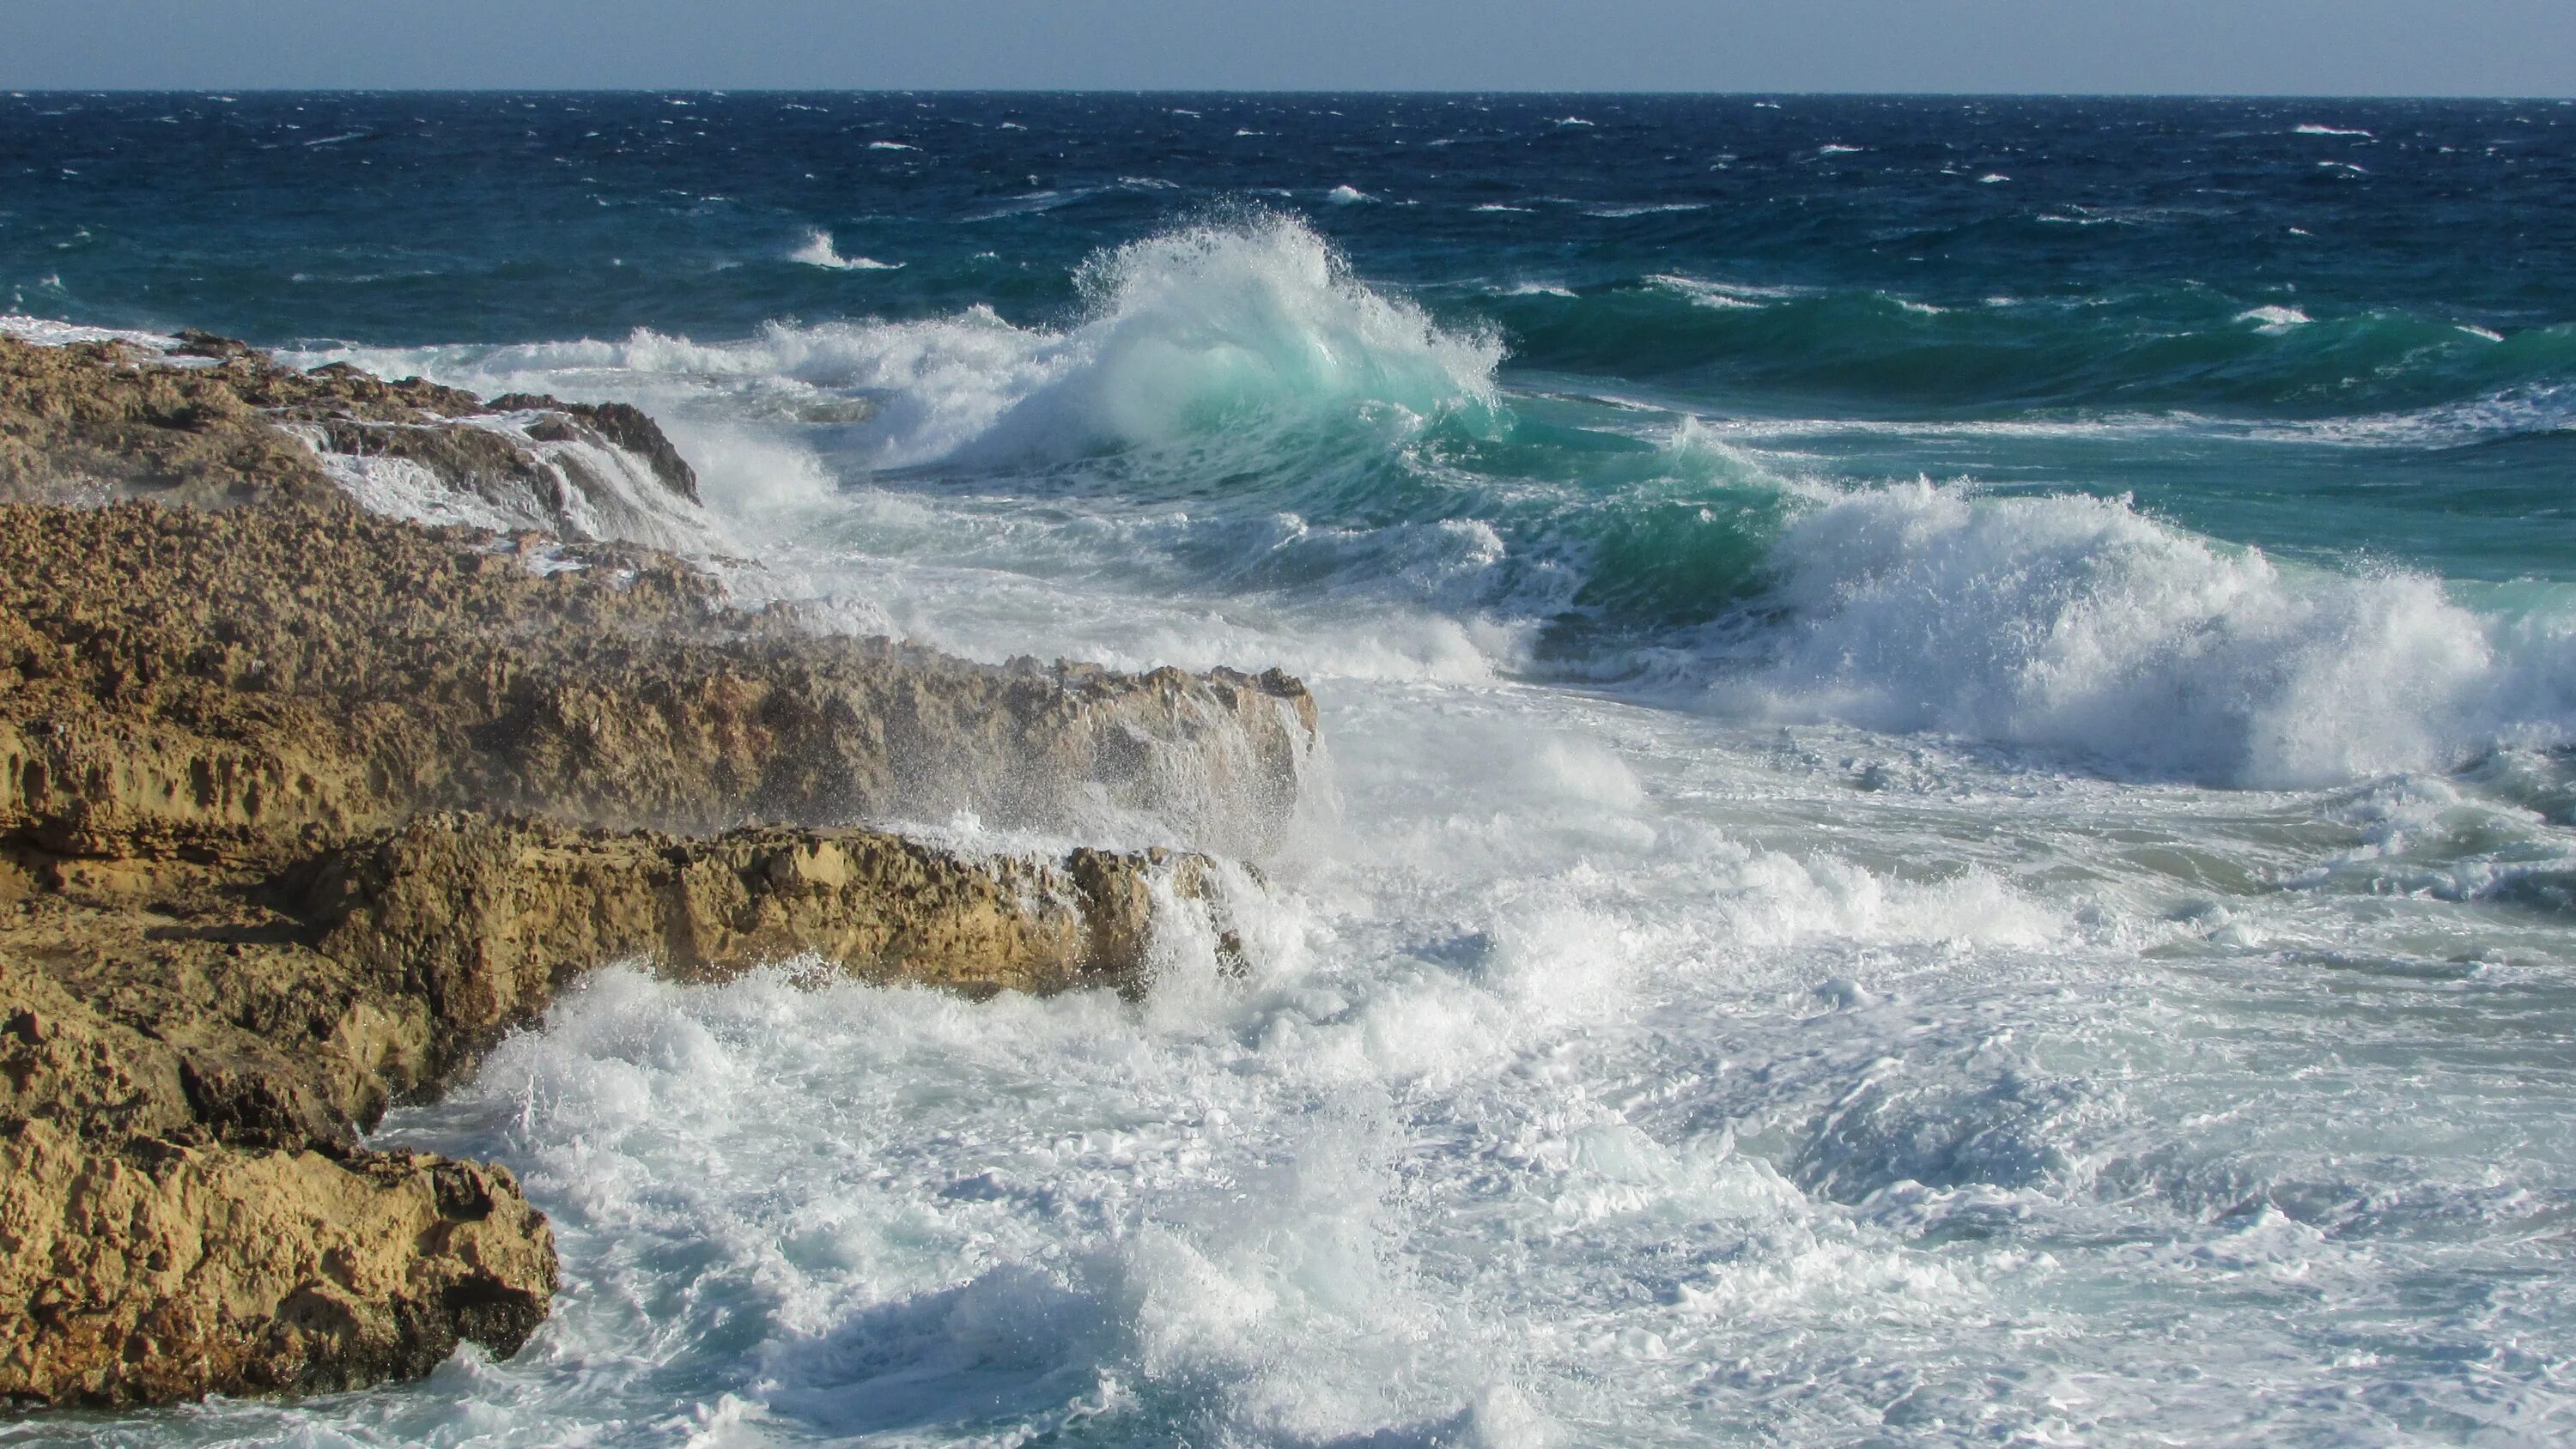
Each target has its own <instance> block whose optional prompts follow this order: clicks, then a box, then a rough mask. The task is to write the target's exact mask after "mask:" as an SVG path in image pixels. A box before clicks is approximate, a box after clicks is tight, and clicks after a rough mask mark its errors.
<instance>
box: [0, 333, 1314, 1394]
mask: <svg viewBox="0 0 2576 1449" xmlns="http://www.w3.org/2000/svg"><path fill="white" fill-rule="evenodd" d="M51 342H52V345H39V344H38V343H34V342H30V341H26V340H22V339H20V338H17V337H14V336H0V383H5V384H6V387H5V388H0V594H5V597H4V598H0V766H5V768H0V1295H4V1296H8V1297H10V1298H12V1299H13V1300H14V1301H21V1302H25V1303H27V1304H28V1305H30V1309H31V1311H30V1312H29V1313H28V1314H26V1315H24V1316H23V1317H20V1318H17V1319H16V1320H15V1321H14V1322H13V1323H12V1324H11V1325H10V1326H7V1327H0V1399H7V1400H10V1401H13V1402H18V1403H21V1404H25V1403H36V1404H52V1405H84V1406H99V1407H110V1406H131V1405H143V1404H153V1403H169V1402H176V1401H183V1400H187V1399H192V1398H197V1397H202V1396H204V1395H207V1394H212V1393H221V1394H235V1395H238V1394H258V1393H279V1392H284V1393H305V1392H317V1391H325V1390H336V1389H344V1388H352V1387H358V1386H361V1385H364V1384H368V1383H375V1382H382V1381H386V1380H389V1379H400V1378H410V1377H417V1376H419V1375H421V1374H424V1373H426V1372H427V1371H428V1370H429V1369H431V1368H433V1367H435V1366H436V1365H437V1364H438V1363H439V1362H441V1361H443V1360H444V1359H445V1358H446V1357H447V1355H448V1354H449V1353H450V1352H451V1351H452V1350H453V1349H454V1348H455V1346H456V1344H457V1343H458V1342H459V1341H461V1340H472V1341H475V1342H477V1343H480V1344H482V1345H484V1346H485V1347H486V1348H487V1349H489V1350H490V1351H492V1352H494V1353H495V1354H498V1355H501V1356H507V1355H508V1354H510V1353H512V1352H515V1351H516V1350H517V1349H518V1348H519V1346H520V1345H521V1344H523V1343H524V1342H525V1341H526V1339H527V1337H528V1335H529V1334H530V1333H532V1332H533V1331H534V1330H535V1328H536V1326H537V1325H538V1324H539V1323H541V1322H542V1321H543V1320H544V1317H545V1315H546V1312H547V1307H548V1303H549V1300H550V1297H551V1294H552V1292H553V1290H554V1287H555V1274H556V1268H555V1257H554V1251H553V1246H552V1240H551V1235H550V1232H549V1229H548V1227H547V1224H546V1220H545V1218H544V1216H543V1214H542V1213H541V1212H539V1211H538V1210H537V1209H536V1208H535V1207H533V1206H532V1205H530V1204H529V1203H528V1202H527V1201H526V1199H525V1196H524V1194H523V1192H522V1191H521V1189H520V1188H519V1186H518V1184H517V1182H516V1180H515V1178H513V1177H512V1176H511V1175H510V1173H509V1172H508V1171H507V1170H506V1169H504V1168H500V1167H497V1166H493V1165H490V1164H483V1163H473V1162H459V1161H454V1160H451V1159H447V1158H443V1157H438V1156H436V1155H435V1154H426V1153H399V1152H398V1153H386V1152H377V1151H373V1150H371V1149H368V1148H366V1147H364V1146H363V1145H361V1141H360V1138H359V1135H358V1134H359V1133H360V1132H362V1131H363V1130H365V1129H367V1128H369V1127H371V1126H372V1125H373V1124H374V1123H375V1121H376V1120H377V1119H378V1118H379V1117H380V1116H381V1115H382V1113H383V1112H384V1111H385V1110H386V1108H387V1107H388V1106H389V1105H391V1104H393V1103H395V1102H398V1101H412V1100H422V1099H425V1098H427V1097H430V1096H434V1095H435V1094H436V1093H437V1092H438V1091H440V1090H441V1089H442V1088H443V1087H445V1086H446V1085H448V1084H450V1083H453V1082H455V1081H457V1080H458V1079H459V1078H460V1077H461V1076H462V1075H463V1074H464V1073H466V1072H468V1071H470V1070H471V1069H472V1067H473V1065H474V1063H475V1062H476V1061H477V1059H478V1058H479V1056H480V1054H481V1053H482V1052H483V1051H484V1050H486V1049H488V1047H489V1046H490V1045H492V1044H493V1043H494V1042H496V1041H497V1040H498V1039H499V1038H500V1037H501V1036H502V1035H504V1034H505V1033H507V1032H509V1031H511V1030H514V1029H518V1028H521V1027H524V1026H526V1025H528V1024H530V1023H532V1022H534V1021H535V1020H537V1019H538V1018H539V1017H540V1016H541V1015H542V1014H543V1012H544V1010H545V1008H546V1006H547V1004H548V1003H549V1002H550V1001H551V1000H552V999H553V997H554V996H555V994H556V993H557V992H559V991H561V990H562V989H564V988H565V987H567V986H569V985H570V984H572V983H573V982H574V981H576V980H578V979H579V977H580V976H581V975H582V974H583V973H585V972H587V971H588V970H590V969H592V968H594V967H597V966H601V965H605V964H609V963H610V962H614V961H621V960H634V959H638V958H641V959H645V960H649V961H651V962H653V963H654V965H655V969H657V970H658V971H660V972H662V973H663V974H666V975H668V976H671V977H674V978H676V979H682V980H718V979H724V978H726V977H728V976H731V975H734V974H738V973H739V972H741V971H743V970H746V969H749V968H751V967H754V966H757V965H760V964H762V963H764V962H769V961H777V960H783V959H789V958H794V957H797V956H800V955H807V954H811V955H815V956H819V957H821V958H824V959H827V960H830V961H833V962H835V963H836V969H837V970H838V971H839V972H841V973H843V974H849V975H854V976H857V977H860V978H862V979H867V980H875V981H908V982H920V983H925V984H932V985H938V986H942V987H946V988H949V989H954V990H959V991H963V992H966V993H968V994H970V995H984V994H990V993H991V992H995V991H1001V990H1022V991H1035V992H1049V991H1059V990H1066V989H1078V988H1094V987H1097V988H1108V989H1115V990H1120V991H1124V992H1129V993H1135V992H1140V991H1141V990H1142V989H1143V988H1144V986H1145V984H1146V982H1147V980H1148V977H1149V974H1150V969H1151V964H1150V963H1151V946H1152V936H1153V932H1154V929H1155V924H1154V923H1155V919H1156V915H1157V913H1158V912H1169V911H1174V910H1183V911H1191V912H1196V913H1201V914H1203V915H1204V916H1205V917H1206V918H1207V926H1208V928H1209V929H1210V930H1211V931H1212V932H1213V933H1214V935H1215V938H1216V939H1218V940H1219V941H1220V943H1225V942H1228V941H1230V939H1231V934H1230V931H1229V929H1228V927H1227V925H1226V911H1227V907H1226V904H1225V902H1226V899H1227V893H1228V892H1229V891H1234V890H1242V889H1257V887H1256V886H1253V885H1252V884H1251V883H1250V878H1249V877H1247V876H1245V875H1244V874H1243V872H1242V871H1241V870H1240V869H1239V868H1235V867H1230V866H1225V865H1223V864H1222V863H1221V862H1219V861H1217V860H1214V859H1212V858H1210V857H1208V856H1205V855H1199V854H1194V853H1192V852H1191V851H1190V850H1189V849H1187V848H1184V849H1179V850H1165V849H1154V850H1150V851H1138V852H1116V851H1098V850H1091V849H1074V850H1071V851H1069V852H1068V853H1066V854H1064V855H1061V856H1058V857H1054V858H1050V859H1033V858H1027V857H1016V856H990V857H975V856H968V855H963V854H959V853H957V852H955V851H952V850H947V849H942V848H940V847H938V846H934V845H928V844H924V843H921V842H917V841H913V840H907V839H905V838H903V837H901V836H899V835H895V834H890V833H887V832H885V831H884V830H881V829H875V828H870V827H869V826H868V824H867V822H870V821H881V820H887V819H919V818H936V817H937V816H939V815H941V814H945V813H953V812H955V811H959V810H967V811H972V812H973V813H974V814H975V815H976V816H977V817H979V818H981V819H984V820H986V821H989V822H992V823H994V824H997V825H1002V826H1009V827H1023V828H1032V829H1048V830H1051V831H1053V832H1055V833H1057V834H1062V833H1064V832H1065V831H1066V830H1067V829H1068V828H1071V829H1075V830H1078V829H1079V828H1080V827H1079V823H1078V822H1079V821H1081V820H1082V819H1083V818H1084V816H1085V813H1086V810H1087V809H1089V808H1091V807H1093V806H1096V804H1097V803H1098V802H1100V801H1104V800H1105V801H1107V802H1109V803H1110V804H1111V805H1113V806H1115V807H1117V808H1118V809H1120V810H1122V811H1124V812H1128V813H1130V814H1138V815H1142V816H1144V817H1146V818H1152V819H1160V820H1168V821H1173V822H1175V823H1176V834H1178V835H1180V836H1185V837H1188V838H1186V839H1177V840H1175V842H1174V843H1175V844H1176V845H1180V846H1183V847H1188V846H1192V845H1205V844H1207V843H1209V842H1216V843H1219V844H1222V845H1226V846H1237V847H1240V846H1244V845H1247V844H1253V845H1257V842H1259V841H1261V840H1263V839H1265V838H1269V837H1270V836H1272V835H1274V834H1275V833H1276V832H1277V831H1278V830H1280V829H1282V828H1284V826H1285V824H1286V822H1287V819H1288V817H1289V816H1290V815H1291V814H1292V813H1293V811H1294V810H1295V808H1296V806H1297V800H1298V793H1299V789H1300V778H1299V777H1300V771H1301V769H1302V768H1303V766H1304V762H1305V759H1306V756H1307V755H1308V753H1310V752H1311V750H1312V749H1313V747H1314V741H1315V739H1316V732H1317V721H1316V716H1315V708H1314V702H1313V699H1312V697H1311V696H1310V695H1309V694H1308V693H1307V692H1306V690H1305V688H1304V686H1303V685H1302V684H1300V683H1298V682H1297V681H1296V680H1294V679H1291V678H1289V677H1288V676H1286V675H1284V674H1281V673H1279V672H1277V671H1271V672H1270V673H1266V674H1262V675H1257V676H1256V675H1247V674H1240V673H1236V672H1234V671H1230V670H1215V671H1211V672H1209V673H1207V674H1203V675H1192V674H1187V673H1184V672H1183V671H1180V670H1177V669H1161V670H1156V671H1154V672H1152V673H1150V674H1146V675H1122V674H1115V673H1112V672H1109V671H1105V670H1101V669H1098V668H1096V667H1094V666H1087V665H1079V664H1069V663H1062V662H1059V663H1057V664H1055V665H1052V666H1048V665H1042V664H1040V663H1038V662H1037V661H1034V660H1027V659H1023V660H1016V661H1013V662H1012V663H1011V664H1010V665H1007V666H999V667H997V666H989V665H982V664H973V663H969V662H967V661H963V660H958V659H954V658H950V657H948V656H945V655H940V654H937V653H935V652H933V651H930V650H926V649H921V648H917V647H913V646H907V645H902V644H897V643H893V642H890V641H886V640H867V639H853V638H847V637H837V636H831V635H826V634H822V633H819V632H815V631H812V630H810V629H808V628H806V627H804V626H803V625H802V624H801V622H800V621H799V619H798V618H797V617H796V616H795V613H794V611H793V610H791V609H783V608H778V607H771V608H766V609H761V610H757V611H745V610H742V609H738V608H736V607H734V606H733V605H731V604H730V603H729V602H728V601H727V600H726V599H725V597H724V595H723V590H722V588H721V586H720V584H719V583H718V581H717V580H716V579H715V578H714V577H713V576H711V575H709V574H707V573H705V572H703V571H702V570H700V569H699V568H697V567H695V566H693V565H691V564H690V563H689V562H687V561H686V560H683V559H680V558H677V557H674V556H673V555H671V554H668V553H664V552H660V551H658V550H656V549H654V548H651V547H645V546H640V545H639V544H637V543H634V542H627V541H619V540H618V535H620V534H623V535H626V536H628V537H633V536H637V535H641V536H643V537H645V538H647V539H648V540H649V539H653V538H657V537H667V536H668V535H667V534H665V533H661V532H659V530H661V529H663V528H664V526H665V525H666V524H667V523H668V522H669V520H672V519H679V518H685V517H686V516H688V515H689V514H690V513H691V512H692V511H693V510H695V509H696V508H697V503H696V499H695V493H694V485H695V480H694V476H693V475H692V474H691V473H690V471H689V469H688V465H687V463H686V461H685V460H683V459H681V458H680V456H679V454H678V452H677V450H676V449H674V448H672V447H671V445H670V444H669V442H668V440H667V439H665V438H664V437H663V436H662V434H661V431H660V429H659V428H658V427H657V426H655V425H654V424H653V422H652V421H651V419H649V418H647V417H646V416H645V415H644V414H642V413H640V412H637V411H636V410H634V409H632V408H620V407H615V406H608V407H589V406H584V405H577V404H568V403H563V402H561V401H559V400H556V399H553V398H545V397H536V396H531V395H516V396H511V397H504V398H496V399H491V400H488V401H487V400H484V399H480V398H476V397H474V396H473V395H471V394H467V393H462V392H459V391H457V390H454V389H447V388H440V387H436V386H434V385H431V384H427V383H422V382H419V381H418V380H416V379H415V380H410V381H405V382H397V383H387V382H384V381H381V380H378V379H376V378H374V377H371V376H369V375H367V374H364V373H361V372H359V371H357V370H356V369H354V368H349V367H346V366H331V367H323V368H317V369H315V370H313V371H312V372H309V373H307V372H297V371H295V370H293V369H291V368H286V367H283V366H280V365H279V364H277V363H276V362H274V361H273V360H272V359H270V358H269V357H267V356H266V355H265V354H263V353H260V352H258V351H256V350H254V349H251V348H248V347H246V346H244V345H242V344H239V343H234V342H229V341H227V340H225V339H220V338H212V337H207V336H205V335H203V334H195V333H189V334H182V335H181V336H180V337H179V338H176V339H170V340H168V345H166V346H164V345H161V344H160V343H158V342H154V341H150V340H137V339H132V338H121V337H113V336H108V337H83V338H71V337H66V338H59V339H51ZM388 467H392V468H395V469H398V470H400V471H402V472H403V475H404V478H405V480H406V481H407V483H408V484H409V485H411V486H413V487H414V488H415V490H416V489H417V488H419V487H423V486H428V485H432V484H434V485H436V486H437V487H439V488H442V489H444V490H445V492H446V494H447V495H448V496H450V497H452V498H455V499H457V500H460V502H461V507H460V511H463V512H467V513H471V511H472V510H473V509H475V508H480V509H486V510H490V511H491V512H492V513H493V514H494V515H495V516H496V517H497V518H499V519H503V520H506V521H508V522H509V523H511V524H512V525H513V529H512V530H511V531H502V530H496V529H493V528H475V527H469V526H461V525H458V524H446V525H432V524H423V523H418V522H412V521H405V520H402V519H393V518H386V517H382V516H379V515H377V514H371V513H369V512H368V511H366V510H365V509H364V508H362V507H361V506H360V504H359V502H358V501H356V500H355V499H353V498H352V497H351V496H350V495H351V493H353V492H355V493H357V494H359V496H361V497H363V496H364V489H363V487H354V488H353V487H352V486H351V485H352V483H353V481H354V482H357V483H361V484H362V483H363V482H364V480H365V479H366V478H367V477H368V476H369V473H368V471H367V470H368V469H376V470H382V469H385V468H388ZM542 525H551V526H542ZM603 535H605V536H603ZM1226 949H1228V947H1226V946H1225V945H1223V944H1221V945H1220V951H1221V953H1222V952H1223V951H1224V950H1226Z"/></svg>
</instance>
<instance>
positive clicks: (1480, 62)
mask: <svg viewBox="0 0 2576 1449" xmlns="http://www.w3.org/2000/svg"><path fill="white" fill-rule="evenodd" d="M340 86H350V87H357V86H420V87H450V86H471V87H547V86H562V87H598V86H608V87H618V86H633V87H645V88H657V89H658V88H664V87H683V86H689V87H719V88H743V89H748V88H753V87H812V88H822V89H829V88H874V87H922V88H929V87H987V86H989V87H1001V88H1012V87H1044V88H1057V87H1065V88H1074V87H1092V88H1103V89H1131V88H1173V89H1232V88H1262V89H1277V88H1290V89H1340V88H1347V89H1416V88H1418V89H1461V88H1468V89H1567V90H1589V89H1617V90H1784V91H1843V90H1877V91H2166V92H2174V91H2180V92H2229V93H2249V92H2250V93H2306V94H2319V93H2324V94H2437V95H2554V96H2563V95H2569V94H2576V0H2131V3H2126V4H2120V3H2109V0H1761V3H1751V0H1696V3H1694V0H1590V3H1577V0H1373V3H1364V0H1306V3H1261V0H903V3H887V0H730V3H723V0H703V3H702V0H435V3H426V0H0V87H6V88H11V89H27V88H36V87H70V88H83V87H171V88H189V89H195V88H213V89H233V88H249V87H340Z"/></svg>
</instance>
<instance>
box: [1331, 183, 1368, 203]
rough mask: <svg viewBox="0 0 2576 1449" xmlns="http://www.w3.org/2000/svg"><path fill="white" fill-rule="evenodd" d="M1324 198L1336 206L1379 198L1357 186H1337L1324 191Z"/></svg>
mask: <svg viewBox="0 0 2576 1449" xmlns="http://www.w3.org/2000/svg"><path fill="white" fill-rule="evenodd" d="M1324 199H1325V200H1326V201H1329V202H1331V203H1332V204H1333V205H1335V206H1356V205H1358V204H1360V203H1362V202H1368V201H1375V200H1377V198H1376V197H1374V196H1371V195H1369V194H1368V193H1367V192H1365V191H1362V190H1360V189H1359V188H1358V187H1356V186H1336V187H1334V188H1333V189H1332V190H1330V191H1328V192H1326V193H1324Z"/></svg>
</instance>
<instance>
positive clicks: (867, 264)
mask: <svg viewBox="0 0 2576 1449" xmlns="http://www.w3.org/2000/svg"><path fill="white" fill-rule="evenodd" d="M788 260H790V261H798V262H803V263H804V264H805V265H807V266H809V267H823V268H826V269H828V270H831V271H835V272H891V271H895V270H897V269H899V268H900V267H902V266H903V263H901V262H880V261H876V260H873V259H871V258H868V257H845V256H843V255H841V254H840V252H839V251H838V250H837V249H835V248H834V247H833V245H832V234H831V233H830V232H828V231H825V230H823V229H822V228H821V227H815V228H813V229H811V230H809V231H807V232H806V233H805V240H804V242H803V243H802V244H801V245H799V246H798V247H797V248H796V250H795V251H793V252H790V253H789V254H788Z"/></svg>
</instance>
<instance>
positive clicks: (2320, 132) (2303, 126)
mask: <svg viewBox="0 0 2576 1449" xmlns="http://www.w3.org/2000/svg"><path fill="white" fill-rule="evenodd" d="M2293 134H2295V135H2300V136H2362V137H2370V133H2369V132H2368V131H2364V130H2360V129H2357V128H2353V127H2346V126H2322V125H2319V124H2317V123H2316V122H2314V121H2303V122H2301V123H2300V124H2299V126H2298V128H2297V130H2296V131H2295V132H2293ZM2372 139H2376V138H2372Z"/></svg>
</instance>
